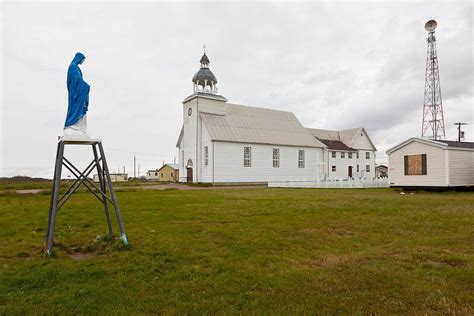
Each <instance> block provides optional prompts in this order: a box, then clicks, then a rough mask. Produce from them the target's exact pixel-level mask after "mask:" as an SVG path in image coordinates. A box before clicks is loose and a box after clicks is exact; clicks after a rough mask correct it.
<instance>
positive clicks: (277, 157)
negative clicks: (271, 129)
mask: <svg viewBox="0 0 474 316" xmlns="http://www.w3.org/2000/svg"><path fill="white" fill-rule="evenodd" d="M273 168H280V149H278V148H273Z"/></svg>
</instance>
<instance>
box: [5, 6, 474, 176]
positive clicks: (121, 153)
mask: <svg viewBox="0 0 474 316" xmlns="http://www.w3.org/2000/svg"><path fill="white" fill-rule="evenodd" d="M0 14H1V16H0V18H1V28H2V30H1V40H0V44H1V64H0V69H1V85H0V86H1V144H0V146H1V148H0V150H1V172H0V176H13V175H29V176H41V177H52V174H53V167H54V156H55V153H56V143H57V136H58V135H61V134H62V128H63V124H64V120H65V116H66V111H67V90H66V72H67V67H68V65H69V63H70V61H71V60H72V58H73V56H74V54H75V53H76V52H77V51H80V52H82V53H84V54H85V56H86V61H85V63H84V64H83V65H82V71H83V74H84V79H85V80H86V81H87V82H88V83H89V84H90V85H91V93H90V105H89V112H88V124H89V133H90V135H91V136H92V137H96V138H102V140H103V143H104V148H105V151H106V154H107V158H108V161H109V168H110V169H112V170H111V171H116V170H117V169H118V167H120V169H122V168H123V166H124V165H125V166H126V169H127V172H128V173H129V174H133V156H134V155H136V157H137V162H138V164H140V169H141V174H144V172H145V171H146V170H147V169H154V168H159V167H160V166H161V165H162V162H163V161H166V162H172V161H173V158H174V157H175V156H176V157H177V150H176V147H175V144H176V140H177V138H178V134H179V131H180V128H181V124H182V103H181V102H182V101H183V99H184V98H185V97H187V96H188V95H190V94H191V93H192V82H191V78H192V76H193V75H194V73H195V72H196V71H197V70H198V68H199V59H200V58H201V55H202V46H203V44H204V43H205V44H206V45H207V54H208V56H209V58H210V61H211V64H210V68H211V70H212V71H213V72H214V74H215V75H216V76H217V78H218V81H219V83H218V88H219V93H220V94H222V95H224V96H225V97H226V98H227V99H228V100H229V102H232V103H238V104H244V105H250V106H258V107H266V108H272V109H279V110H286V111H292V112H294V113H295V115H296V116H297V117H298V118H299V119H300V121H301V122H302V124H303V125H304V126H306V127H313V128H325V129H346V128H352V127H359V126H363V127H365V128H366V130H367V132H368V133H369V136H370V137H371V138H372V140H373V142H374V143H375V146H376V147H377V149H378V153H377V160H378V162H386V160H387V159H386V155H385V153H384V152H385V150H387V149H388V148H389V147H391V146H393V145H396V144H397V143H399V142H401V141H403V140H405V139H407V138H409V137H413V136H420V133H421V119H422V105H423V91H424V72H425V58H426V35H427V34H426V31H425V30H424V24H425V22H426V21H428V20H429V19H431V18H434V19H436V20H437V21H438V28H437V29H436V35H437V45H438V57H439V64H440V77H441V88H442V97H443V106H444V114H445V123H446V134H447V139H455V138H456V136H457V132H456V129H455V126H454V124H453V123H454V122H458V121H463V122H467V123H469V124H471V125H469V126H468V127H466V136H467V139H466V140H469V141H474V129H473V126H474V125H473V124H474V120H473V116H474V113H473V112H474V97H473V34H472V28H473V5H472V3H471V2H470V1H460V2H457V3H453V1H446V3H445V4H442V3H436V2H432V1H425V2H411V1H410V2H398V3H397V2H391V3H381V2H363V1H360V2H332V3H330V2H315V3H292V4H290V3H269V2H258V3H252V2H244V3H237V2H232V3H217V2H200V3H175V4H172V3H156V2H136V1H133V2H132V1H130V2H88V3H85V4H78V3H73V2H44V3H42V2H39V3H36V4H34V3H20V4H18V3H13V2H2V4H1V13H0ZM80 147H83V146H79V147H78V148H75V149H74V150H67V152H66V155H67V157H70V158H71V159H74V160H78V161H80V162H81V163H82V164H84V163H86V160H89V157H90V158H92V157H91V156H89V154H90V153H89V148H80ZM87 162H88V161H87Z"/></svg>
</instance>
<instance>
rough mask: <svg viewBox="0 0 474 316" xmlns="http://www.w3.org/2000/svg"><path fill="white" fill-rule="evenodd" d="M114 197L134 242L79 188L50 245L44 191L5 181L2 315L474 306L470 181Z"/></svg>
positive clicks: (461, 310) (424, 310)
mask: <svg viewBox="0 0 474 316" xmlns="http://www.w3.org/2000/svg"><path fill="white" fill-rule="evenodd" d="M118 200H119V203H120V206H121V211H122V216H123V219H124V225H125V229H126V231H127V235H128V238H129V241H130V247H129V248H127V249H124V248H123V247H122V246H121V244H120V243H119V242H118V241H117V240H113V239H110V238H107V236H104V233H106V231H107V225H106V222H105V217H104V214H103V211H102V209H101V205H100V204H99V203H98V202H97V201H96V200H95V199H94V197H93V196H92V195H90V194H86V193H80V194H77V195H75V196H73V197H72V199H71V200H70V201H69V202H68V203H67V204H66V205H65V207H64V208H63V209H61V211H60V213H59V215H58V222H57V229H56V242H57V245H56V248H55V249H56V252H55V257H54V258H47V257H46V256H45V255H44V249H43V241H44V234H45V226H46V222H47V213H48V204H49V195H48V194H46V193H45V194H38V195H18V194H15V193H12V192H11V191H4V192H3V193H0V227H1V229H0V271H1V273H0V315H4V314H7V315H8V314H19V315H24V314H61V315H69V314H86V315H90V314H114V315H117V314H122V315H126V314H155V313H165V314H202V313H209V314H237V313H244V314H308V313H311V314H328V313H329V314H341V313H342V314H367V313H370V314H394V313H398V314H413V313H415V314H441V313H452V314H466V315H467V314H471V315H472V314H473V313H474V308H473V306H474V294H473V293H474V269H473V265H474V246H473V245H474V193H453V192H451V193H423V192H421V193H416V194H413V195H410V194H406V195H400V194H399V192H397V191H395V190H390V189H374V190H343V189H338V190H322V189H321V190H312V189H292V190H289V189H288V190H287V189H268V188H254V189H245V190H219V191H212V190H208V191H176V190H167V191H142V190H140V189H137V190H136V191H130V192H127V191H125V192H119V193H118ZM115 227H116V226H115ZM116 229H117V228H116Z"/></svg>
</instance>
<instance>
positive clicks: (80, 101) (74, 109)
mask: <svg viewBox="0 0 474 316" xmlns="http://www.w3.org/2000/svg"><path fill="white" fill-rule="evenodd" d="M85 59H86V57H85V56H84V54H82V53H76V55H75V56H74V59H73V60H72V62H71V64H70V65H69V68H68V70H67V91H68V94H69V96H68V108H67V117H66V122H65V123H64V135H65V136H66V137H79V138H82V137H89V136H88V135H87V116H86V113H87V110H88V107H89V90H90V86H89V84H88V83H87V82H85V81H84V79H83V78H82V71H81V69H80V68H79V65H80V64H82V63H83V62H84V60H85Z"/></svg>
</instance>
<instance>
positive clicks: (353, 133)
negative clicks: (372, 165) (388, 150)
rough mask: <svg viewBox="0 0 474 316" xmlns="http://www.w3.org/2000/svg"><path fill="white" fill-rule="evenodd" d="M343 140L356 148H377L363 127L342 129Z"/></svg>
mask: <svg viewBox="0 0 474 316" xmlns="http://www.w3.org/2000/svg"><path fill="white" fill-rule="evenodd" d="M341 140H342V141H343V142H344V143H346V144H347V145H348V146H350V147H352V148H355V149H359V150H374V151H376V150H377V149H376V148H375V146H374V144H373V143H372V140H371V139H370V137H369V135H368V134H367V132H366V131H365V129H364V128H363V127H359V128H352V129H348V130H344V131H341Z"/></svg>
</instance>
